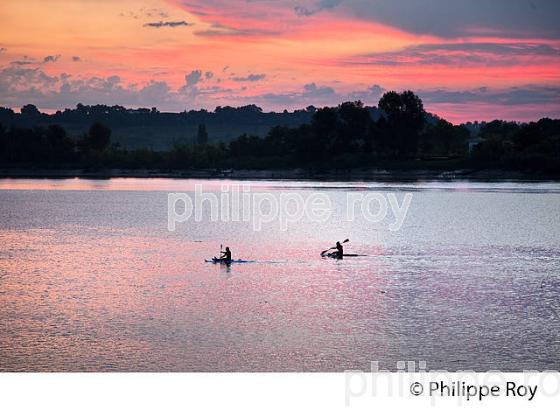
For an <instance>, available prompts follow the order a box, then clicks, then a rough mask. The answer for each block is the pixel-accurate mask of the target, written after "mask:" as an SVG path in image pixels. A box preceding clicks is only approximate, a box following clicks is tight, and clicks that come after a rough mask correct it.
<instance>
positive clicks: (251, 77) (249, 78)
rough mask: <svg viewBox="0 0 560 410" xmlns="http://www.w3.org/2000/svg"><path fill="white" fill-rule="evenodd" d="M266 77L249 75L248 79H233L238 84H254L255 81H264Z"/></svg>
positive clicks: (264, 75)
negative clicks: (247, 82)
mask: <svg viewBox="0 0 560 410" xmlns="http://www.w3.org/2000/svg"><path fill="white" fill-rule="evenodd" d="M265 77H266V74H249V75H248V76H247V77H232V80H233V81H236V82H239V83H241V82H246V81H249V82H254V81H260V80H264V79H265Z"/></svg>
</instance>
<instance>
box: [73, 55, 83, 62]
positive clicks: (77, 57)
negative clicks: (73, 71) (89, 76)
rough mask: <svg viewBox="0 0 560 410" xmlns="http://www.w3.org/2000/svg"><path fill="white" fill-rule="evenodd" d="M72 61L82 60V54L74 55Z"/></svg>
mask: <svg viewBox="0 0 560 410" xmlns="http://www.w3.org/2000/svg"><path fill="white" fill-rule="evenodd" d="M72 61H82V59H81V58H80V56H72Z"/></svg>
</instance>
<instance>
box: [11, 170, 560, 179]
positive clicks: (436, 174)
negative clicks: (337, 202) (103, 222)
mask: <svg viewBox="0 0 560 410" xmlns="http://www.w3.org/2000/svg"><path fill="white" fill-rule="evenodd" d="M0 178H33V179H35V178H36V179H51V178H52V179H71V178H84V179H110V178H171V179H235V180H251V179H252V180H275V179H277V180H281V179H289V180H327V181H353V180H358V181H416V180H434V181H454V180H472V181H485V182H503V181H516V182H542V181H560V177H553V176H541V175H534V174H529V173H524V172H519V171H503V170H494V169H483V170H472V169H462V170H456V171H441V170H439V171H435V170H421V169H417V170H383V169H354V170H332V171H323V172H319V171H311V170H306V169H301V168H299V169H277V170H229V171H220V170H215V169H200V170H182V171H162V170H147V169H138V170H129V169H102V170H95V171H88V170H81V169H39V168H38V169H25V168H3V169H2V168H0Z"/></svg>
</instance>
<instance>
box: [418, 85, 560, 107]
mask: <svg viewBox="0 0 560 410" xmlns="http://www.w3.org/2000/svg"><path fill="white" fill-rule="evenodd" d="M418 95H420V97H421V98H422V99H423V100H424V102H426V103H437V104H441V103H449V104H473V103H485V104H497V105H504V106H511V105H527V104H554V103H556V104H558V103H559V102H560V86H541V85H526V86H523V87H510V88H507V89H491V88H489V87H479V88H476V89H473V90H465V91H454V90H447V89H436V90H420V91H418Z"/></svg>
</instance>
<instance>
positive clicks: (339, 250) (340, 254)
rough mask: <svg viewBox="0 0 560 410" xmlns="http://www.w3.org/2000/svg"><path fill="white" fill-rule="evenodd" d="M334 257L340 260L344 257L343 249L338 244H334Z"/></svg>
mask: <svg viewBox="0 0 560 410" xmlns="http://www.w3.org/2000/svg"><path fill="white" fill-rule="evenodd" d="M336 253H337V255H336V257H337V258H338V259H342V258H343V257H344V248H343V247H342V244H341V243H340V242H337V243H336Z"/></svg>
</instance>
